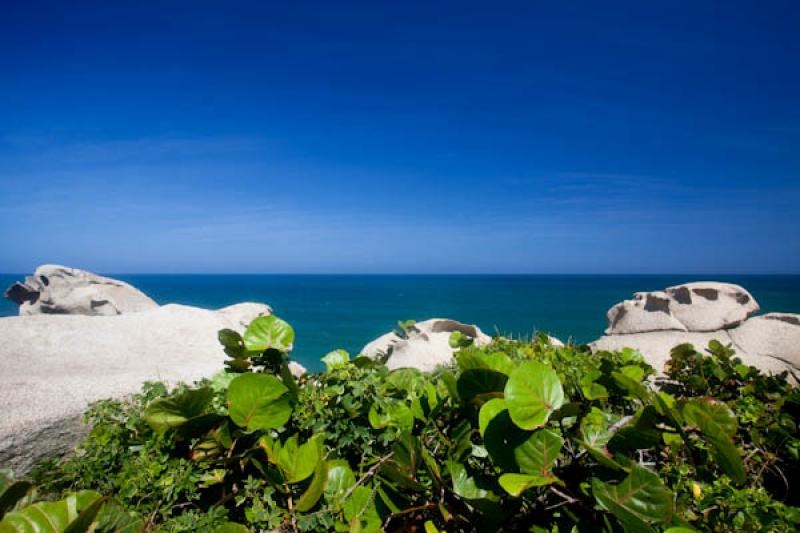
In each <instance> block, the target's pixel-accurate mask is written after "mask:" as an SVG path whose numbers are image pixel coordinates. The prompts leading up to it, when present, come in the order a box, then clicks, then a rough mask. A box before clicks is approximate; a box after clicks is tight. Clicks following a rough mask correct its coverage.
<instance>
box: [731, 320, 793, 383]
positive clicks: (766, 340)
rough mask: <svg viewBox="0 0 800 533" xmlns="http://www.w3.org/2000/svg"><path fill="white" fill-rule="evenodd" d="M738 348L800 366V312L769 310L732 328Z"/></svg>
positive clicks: (732, 334)
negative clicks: (769, 311)
mask: <svg viewBox="0 0 800 533" xmlns="http://www.w3.org/2000/svg"><path fill="white" fill-rule="evenodd" d="M730 335H731V340H733V342H734V345H735V347H736V348H737V350H738V351H741V352H743V353H749V354H753V355H758V356H761V357H770V358H773V359H777V360H779V361H782V362H784V363H786V364H787V365H791V366H792V367H794V368H795V369H800V315H795V314H791V313H767V314H766V315H762V316H756V317H753V318H750V319H748V320H746V321H745V322H744V323H743V324H742V325H741V326H739V327H738V328H734V329H732V330H730Z"/></svg>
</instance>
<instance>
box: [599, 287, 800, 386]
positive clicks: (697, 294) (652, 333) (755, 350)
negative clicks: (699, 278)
mask: <svg viewBox="0 0 800 533" xmlns="http://www.w3.org/2000/svg"><path fill="white" fill-rule="evenodd" d="M758 310H759V305H758V303H757V302H756V300H755V299H754V298H753V296H752V295H751V294H750V293H749V292H747V290H745V289H744V288H742V287H740V286H738V285H733V284H730V283H717V282H696V283H686V284H683V285H677V286H675V287H669V288H667V289H665V290H664V291H656V292H640V293H636V294H635V295H634V297H633V299H632V300H626V301H624V302H621V303H618V304H617V305H615V306H613V307H612V308H611V309H609V311H608V315H607V317H608V328H607V329H606V335H605V336H604V337H601V338H600V339H597V340H596V341H594V342H593V343H591V347H592V349H594V350H619V349H622V348H626V347H628V348H634V349H636V350H638V351H640V352H641V353H642V354H643V355H644V356H645V358H646V359H647V361H648V362H649V363H650V364H651V365H652V366H653V367H654V368H655V369H656V370H657V371H659V372H660V371H663V368H664V363H665V362H666V361H667V360H668V359H669V354H670V351H671V350H672V348H673V347H675V346H676V345H678V344H682V343H687V342H688V343H691V344H693V345H694V346H695V348H697V349H698V350H702V349H704V348H706V347H707V346H708V343H709V341H711V340H714V339H715V340H718V341H719V342H721V343H722V344H726V345H727V344H730V345H731V346H732V347H733V348H734V349H735V350H736V355H737V357H739V358H740V359H742V361H743V362H744V363H746V364H748V365H752V366H755V367H756V368H759V369H761V370H762V371H764V372H767V373H771V374H774V373H779V372H783V371H785V370H788V371H789V372H790V374H791V375H792V376H795V374H796V373H797V371H798V370H800V315H792V314H787V313H769V314H766V315H763V316H756V317H753V314H755V313H756V312H758ZM790 379H795V377H791V378H790Z"/></svg>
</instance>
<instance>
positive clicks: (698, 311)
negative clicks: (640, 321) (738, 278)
mask: <svg viewBox="0 0 800 533" xmlns="http://www.w3.org/2000/svg"><path fill="white" fill-rule="evenodd" d="M664 292H666V293H667V294H668V295H669V296H670V300H671V301H670V312H671V314H672V316H673V317H675V318H676V319H677V320H678V321H679V322H680V323H681V324H683V325H684V326H686V330H687V331H718V330H720V329H731V328H734V327H736V326H738V325H739V324H741V323H742V322H744V321H745V320H747V319H748V318H750V317H751V316H753V315H754V314H756V313H757V312H758V310H759V305H758V302H756V300H755V298H753V296H752V295H751V294H750V293H749V292H747V291H746V290H745V289H744V288H742V287H740V286H739V285H734V284H732V283H716V282H708V281H704V282H696V283H685V284H683V285H678V286H676V287H670V288H668V289H666V291H664Z"/></svg>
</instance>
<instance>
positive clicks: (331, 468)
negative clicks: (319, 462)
mask: <svg viewBox="0 0 800 533" xmlns="http://www.w3.org/2000/svg"><path fill="white" fill-rule="evenodd" d="M327 470H328V481H327V483H326V484H325V491H324V493H325V501H326V502H327V503H328V505H330V506H332V507H333V508H334V509H337V510H338V509H341V507H342V505H343V504H344V498H345V496H346V495H347V493H348V492H349V491H350V488H351V487H352V486H353V485H355V484H356V476H355V474H353V470H352V469H351V468H350V465H349V464H348V463H347V461H345V460H343V459H336V460H333V461H328V468H327Z"/></svg>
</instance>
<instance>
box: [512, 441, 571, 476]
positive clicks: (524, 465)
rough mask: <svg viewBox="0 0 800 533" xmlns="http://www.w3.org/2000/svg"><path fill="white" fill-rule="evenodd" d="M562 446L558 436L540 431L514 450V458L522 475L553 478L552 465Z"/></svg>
mask: <svg viewBox="0 0 800 533" xmlns="http://www.w3.org/2000/svg"><path fill="white" fill-rule="evenodd" d="M563 445H564V439H562V438H561V436H560V435H558V434H557V433H554V432H552V431H550V430H547V429H540V430H538V431H536V432H535V433H533V435H531V436H530V437H529V438H528V439H527V440H526V441H525V442H523V443H522V444H520V445H519V446H517V447H516V448H515V449H514V458H515V459H516V461H517V464H518V465H519V469H520V471H521V472H522V473H523V474H529V475H535V476H539V477H541V478H543V479H547V478H554V476H553V472H552V469H553V464H554V463H555V461H556V458H557V457H558V454H559V452H560V451H561V447H562V446H563Z"/></svg>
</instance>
